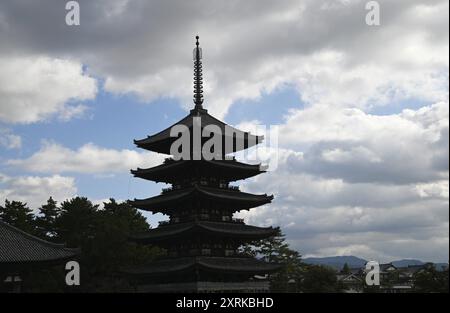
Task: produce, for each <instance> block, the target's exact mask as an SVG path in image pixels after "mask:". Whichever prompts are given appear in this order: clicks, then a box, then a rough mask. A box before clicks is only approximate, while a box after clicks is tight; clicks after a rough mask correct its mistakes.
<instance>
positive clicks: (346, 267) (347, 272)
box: [341, 262, 351, 274]
mask: <svg viewBox="0 0 450 313" xmlns="http://www.w3.org/2000/svg"><path fill="white" fill-rule="evenodd" d="M341 273H342V274H350V273H351V271H350V266H348V264H347V262H346V263H345V264H344V267H342V270H341Z"/></svg>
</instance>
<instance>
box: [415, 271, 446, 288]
mask: <svg viewBox="0 0 450 313" xmlns="http://www.w3.org/2000/svg"><path fill="white" fill-rule="evenodd" d="M413 279H414V291H415V292H421V293H428V292H440V293H448V292H449V287H448V268H447V269H446V270H445V271H438V270H437V269H436V267H435V266H434V265H433V264H427V265H425V267H424V269H422V270H420V271H418V272H417V273H416V274H415V275H414V277H413Z"/></svg>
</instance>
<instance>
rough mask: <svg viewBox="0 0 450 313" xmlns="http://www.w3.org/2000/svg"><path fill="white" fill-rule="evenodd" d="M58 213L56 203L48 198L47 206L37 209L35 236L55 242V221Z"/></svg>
mask: <svg viewBox="0 0 450 313" xmlns="http://www.w3.org/2000/svg"><path fill="white" fill-rule="evenodd" d="M59 213H60V209H59V208H58V206H57V202H56V201H55V200H53V198H52V197H50V198H49V199H48V200H47V204H44V205H43V206H41V207H40V208H39V215H38V216H37V217H36V227H37V235H38V236H40V237H41V238H43V239H46V240H55V238H56V234H57V227H56V219H57V217H58V215H59Z"/></svg>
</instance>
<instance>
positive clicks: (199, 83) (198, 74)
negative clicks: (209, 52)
mask: <svg viewBox="0 0 450 313" xmlns="http://www.w3.org/2000/svg"><path fill="white" fill-rule="evenodd" d="M199 38H200V37H199V36H196V37H195V39H197V42H196V43H195V45H196V47H195V48H194V51H193V52H194V53H193V57H194V103H195V110H199V109H200V110H202V109H203V106H202V104H203V74H202V48H200V47H199V45H200V44H199V42H198V39H199Z"/></svg>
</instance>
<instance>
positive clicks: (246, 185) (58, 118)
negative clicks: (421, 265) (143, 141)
mask: <svg viewBox="0 0 450 313" xmlns="http://www.w3.org/2000/svg"><path fill="white" fill-rule="evenodd" d="M378 2H379V4H380V8H381V25H380V26H368V25H366V23H365V17H366V14H367V11H366V9H365V5H366V1H364V0H303V1H302V0H293V1H291V0H282V1H266V0H245V1H244V0H240V1H235V0H227V1H215V0H207V1H206V0H205V1H196V0H191V1H183V0H180V1H173V0H172V1H167V0H166V1H163V0H161V1H144V0H96V1H92V0H89V1H88V0H85V1H83V0H80V1H79V4H80V7H81V21H80V22H81V25H80V26H68V25H66V23H65V14H66V11H65V1H61V0H34V1H26V0H3V1H1V2H0V201H2V202H3V201H4V199H5V198H8V199H11V200H12V199H14V200H22V201H26V202H27V203H28V204H29V205H30V206H31V207H32V208H37V207H38V206H39V205H40V204H42V203H43V202H44V201H45V200H46V199H47V198H48V197H49V196H50V195H52V196H53V197H54V198H55V199H57V200H59V201H61V200H64V199H66V198H68V197H72V196H75V195H82V196H87V197H89V198H90V199H93V200H95V201H98V202H101V201H102V200H104V199H108V198H109V197H114V198H116V199H120V200H125V199H129V198H134V197H137V198H143V197H148V196H150V195H155V194H157V193H158V192H159V189H160V188H161V187H163V186H161V185H158V184H154V183H150V182H141V181H139V180H138V179H134V178H131V175H130V174H129V169H130V168H135V167H137V166H140V167H146V166H152V165H155V164H157V163H158V162H160V161H161V160H162V158H163V157H164V156H162V155H157V154H152V153H148V152H145V151H140V150H138V149H136V148H135V147H134V146H133V143H132V140H133V139H140V138H144V137H145V136H147V135H148V134H153V133H155V132H157V131H159V130H161V129H163V128H165V127H167V126H169V125H170V124H171V123H173V122H176V121H177V120H179V119H180V118H181V117H183V116H184V115H186V113H187V110H188V109H189V108H190V107H191V106H192V100H191V98H192V94H191V93H192V48H193V44H194V36H195V35H196V34H199V35H200V38H201V45H202V47H203V54H204V68H205V71H204V77H205V103H204V105H205V107H206V108H207V109H208V110H209V112H210V113H212V114H213V115H215V116H217V117H219V118H221V119H224V120H225V121H226V122H228V123H229V124H232V125H238V126H241V127H244V128H245V127H249V126H250V125H254V124H263V125H273V124H277V125H279V140H278V144H279V149H278V150H277V151H269V152H270V153H277V154H278V166H277V167H276V169H273V170H272V171H269V172H268V173H266V174H264V175H260V176H258V177H256V178H253V179H250V180H247V181H245V182H241V183H242V189H243V190H246V191H250V192H255V193H265V192H267V193H270V194H274V195H275V200H274V202H273V203H272V204H271V205H268V206H264V207H261V208H256V209H253V210H251V211H249V212H247V211H245V212H241V213H240V215H241V216H243V217H245V218H246V220H247V221H248V222H250V223H253V224H257V225H269V224H270V225H280V226H281V227H282V229H283V231H284V232H285V233H286V234H287V238H288V239H289V242H290V243H291V244H292V246H293V247H294V248H296V249H299V251H300V252H301V253H302V254H303V255H305V256H329V255H350V254H352V255H357V256H360V257H364V258H368V259H375V260H380V261H388V260H392V259H397V258H419V259H422V260H425V261H439V262H447V261H448V256H449V211H448V204H449V183H448V179H449V166H448V161H449V142H448V140H449V108H448V104H449V103H448V102H449V85H448V84H449V59H448V53H449V33H448V29H449V15H448V9H449V8H448V6H449V3H448V1H447V0H421V1H420V0H396V1H388V0H386V1H378ZM147 216H148V217H149V220H150V221H151V222H152V223H153V224H154V223H155V222H156V221H157V220H158V219H161V216H151V215H150V214H147Z"/></svg>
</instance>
